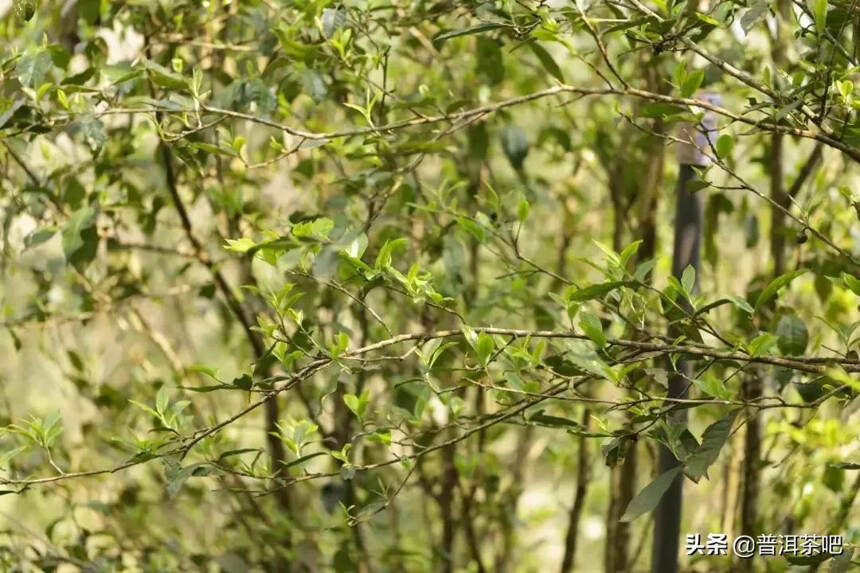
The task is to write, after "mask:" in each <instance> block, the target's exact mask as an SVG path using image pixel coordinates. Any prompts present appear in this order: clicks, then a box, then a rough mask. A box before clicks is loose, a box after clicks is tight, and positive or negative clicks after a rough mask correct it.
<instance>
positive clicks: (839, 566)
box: [830, 547, 854, 573]
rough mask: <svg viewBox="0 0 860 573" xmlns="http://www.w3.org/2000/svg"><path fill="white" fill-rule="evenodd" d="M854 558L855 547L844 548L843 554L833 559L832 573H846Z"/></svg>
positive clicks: (831, 564)
mask: <svg viewBox="0 0 860 573" xmlns="http://www.w3.org/2000/svg"><path fill="white" fill-rule="evenodd" d="M853 557H854V548H853V547H843V548H842V553H841V554H840V555H836V556H834V557H833V561H832V562H831V563H830V573H845V572H846V571H848V569H849V567H851V559H852V558H853Z"/></svg>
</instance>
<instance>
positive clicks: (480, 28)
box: [433, 22, 506, 47]
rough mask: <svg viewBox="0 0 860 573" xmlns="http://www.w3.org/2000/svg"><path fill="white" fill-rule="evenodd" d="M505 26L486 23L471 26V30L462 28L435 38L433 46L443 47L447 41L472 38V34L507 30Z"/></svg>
mask: <svg viewBox="0 0 860 573" xmlns="http://www.w3.org/2000/svg"><path fill="white" fill-rule="evenodd" d="M505 27H506V26H505V25H504V24H499V23H497V22H484V23H483V24H478V25H476V26H470V27H469V28H461V29H459V30H449V31H447V32H443V33H441V34H439V35H438V36H436V37H435V38H433V45H434V46H436V47H439V46H441V45H442V44H443V43H444V42H445V41H447V40H450V39H451V38H458V37H460V36H470V35H472V34H481V33H483V32H489V31H490V30H498V29H499V28H505Z"/></svg>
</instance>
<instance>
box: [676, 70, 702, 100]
mask: <svg viewBox="0 0 860 573" xmlns="http://www.w3.org/2000/svg"><path fill="white" fill-rule="evenodd" d="M704 79H705V70H695V71H693V72H691V73H689V74H687V77H686V78H684V82H683V83H682V84H681V97H685V98H686V97H690V96H691V95H693V94H694V93H696V90H697V89H699V86H701V85H702V80H704Z"/></svg>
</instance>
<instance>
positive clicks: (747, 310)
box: [726, 296, 755, 315]
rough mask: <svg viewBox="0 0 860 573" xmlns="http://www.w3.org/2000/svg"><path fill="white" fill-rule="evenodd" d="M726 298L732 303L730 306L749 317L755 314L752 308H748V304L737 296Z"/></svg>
mask: <svg viewBox="0 0 860 573" xmlns="http://www.w3.org/2000/svg"><path fill="white" fill-rule="evenodd" d="M726 298H727V299H728V300H730V301H732V304H734V305H735V306H736V307H738V308H739V309H741V310H742V311H744V312H745V313H747V314H750V315H751V314H753V313H755V309H753V307H751V306H750V303H748V302H747V301H746V299H744V298H741V297H739V296H727V297H726Z"/></svg>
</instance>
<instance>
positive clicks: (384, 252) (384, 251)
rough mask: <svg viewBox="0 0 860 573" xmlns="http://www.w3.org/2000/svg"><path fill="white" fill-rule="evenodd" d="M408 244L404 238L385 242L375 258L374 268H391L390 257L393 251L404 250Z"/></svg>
mask: <svg viewBox="0 0 860 573" xmlns="http://www.w3.org/2000/svg"><path fill="white" fill-rule="evenodd" d="M408 244H409V243H408V242H407V241H406V239H404V238H402V237H401V238H399V239H394V240H391V241H386V242H385V244H384V245H382V248H381V249H379V254H378V255H377V256H376V268H377V269H386V268H388V267H390V266H391V255H392V254H393V253H394V251H395V250H400V249H405V248H406V246H407V245H408Z"/></svg>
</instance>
